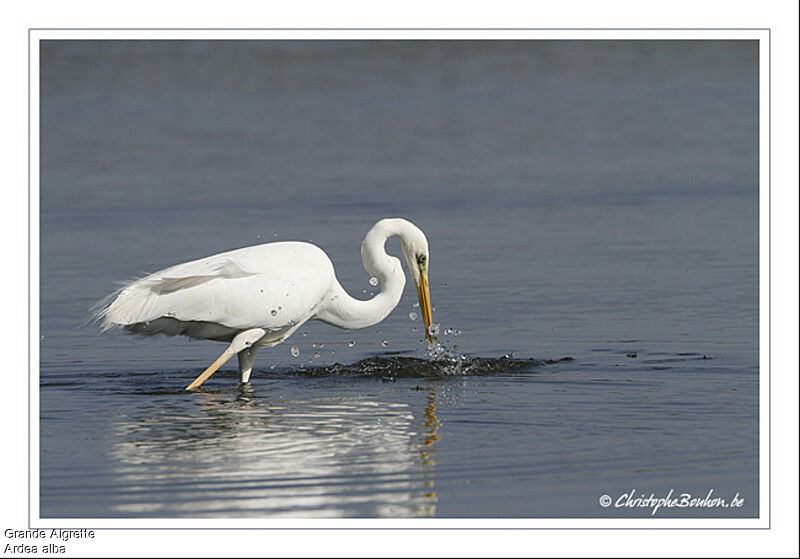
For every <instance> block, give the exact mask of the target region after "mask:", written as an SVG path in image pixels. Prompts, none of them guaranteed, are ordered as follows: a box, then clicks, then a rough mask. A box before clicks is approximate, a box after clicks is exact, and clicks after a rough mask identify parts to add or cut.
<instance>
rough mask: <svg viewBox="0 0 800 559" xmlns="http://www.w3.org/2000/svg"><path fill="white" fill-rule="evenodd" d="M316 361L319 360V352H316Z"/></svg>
mask: <svg viewBox="0 0 800 559" xmlns="http://www.w3.org/2000/svg"><path fill="white" fill-rule="evenodd" d="M314 359H319V352H318V351H315V352H314Z"/></svg>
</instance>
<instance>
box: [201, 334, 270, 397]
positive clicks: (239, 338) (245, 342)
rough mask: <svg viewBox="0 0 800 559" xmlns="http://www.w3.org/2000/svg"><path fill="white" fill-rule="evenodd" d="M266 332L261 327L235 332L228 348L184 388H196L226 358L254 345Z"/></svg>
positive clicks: (226, 359)
mask: <svg viewBox="0 0 800 559" xmlns="http://www.w3.org/2000/svg"><path fill="white" fill-rule="evenodd" d="M266 333H267V332H266V330H262V329H261V328H253V329H251V330H245V331H244V332H241V333H239V334H237V335H236V337H235V338H233V341H232V342H231V345H229V346H228V349H226V350H225V351H223V352H222V355H220V356H219V357H218V358H217V360H216V361H214V362H213V363H212V364H211V365H209V367H208V369H206V370H205V371H203V372H202V373H200V376H199V377H197V378H196V379H194V380H193V381H192V384H190V385H189V386H187V387H186V390H194V389H195V388H198V387H199V386H200V385H201V384H203V383H204V382H205V381H207V380H208V379H209V377H210V376H211V375H213V374H214V373H216V372H217V370H218V369H219V368H220V367H222V366H223V365H224V364H225V362H226V361H228V359H230V358H231V357H233V356H234V355H236V354H237V353H239V352H240V351H242V350H243V349H245V348H249V347H252V346H253V345H255V343H256V342H257V341H258V340H260V339H261V338H262V337H263V336H264V335H265V334H266Z"/></svg>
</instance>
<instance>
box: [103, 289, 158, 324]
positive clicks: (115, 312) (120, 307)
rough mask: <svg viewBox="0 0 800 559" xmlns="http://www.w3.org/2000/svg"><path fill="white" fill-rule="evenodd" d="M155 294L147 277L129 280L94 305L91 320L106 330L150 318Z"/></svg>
mask: <svg viewBox="0 0 800 559" xmlns="http://www.w3.org/2000/svg"><path fill="white" fill-rule="evenodd" d="M154 295H155V294H154V293H153V291H152V290H151V289H150V286H149V285H147V278H144V279H136V280H132V281H130V282H127V283H126V284H124V285H122V286H121V287H119V288H118V289H116V290H115V291H113V292H112V293H110V294H109V295H108V296H106V297H104V298H103V299H101V300H100V301H98V302H97V303H96V304H95V305H93V306H92V308H91V311H90V312H91V315H90V319H89V322H90V323H94V324H97V325H99V326H100V330H101V331H102V332H105V331H106V330H110V329H112V328H122V327H125V326H129V325H131V324H136V323H138V322H144V321H146V320H149V318H148V315H149V312H148V311H149V309H150V308H151V307H152V303H153V302H154ZM156 318H157V317H156Z"/></svg>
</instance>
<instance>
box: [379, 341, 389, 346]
mask: <svg viewBox="0 0 800 559" xmlns="http://www.w3.org/2000/svg"><path fill="white" fill-rule="evenodd" d="M381 345H382V346H383V347H386V346H388V345H389V342H388V341H387V340H383V341H382V342H381Z"/></svg>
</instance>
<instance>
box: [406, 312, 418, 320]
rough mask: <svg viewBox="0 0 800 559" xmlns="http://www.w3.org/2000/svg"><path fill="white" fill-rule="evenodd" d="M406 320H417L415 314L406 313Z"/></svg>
mask: <svg viewBox="0 0 800 559" xmlns="http://www.w3.org/2000/svg"><path fill="white" fill-rule="evenodd" d="M408 318H410V319H411V320H416V319H417V313H415V312H410V313H408Z"/></svg>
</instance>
